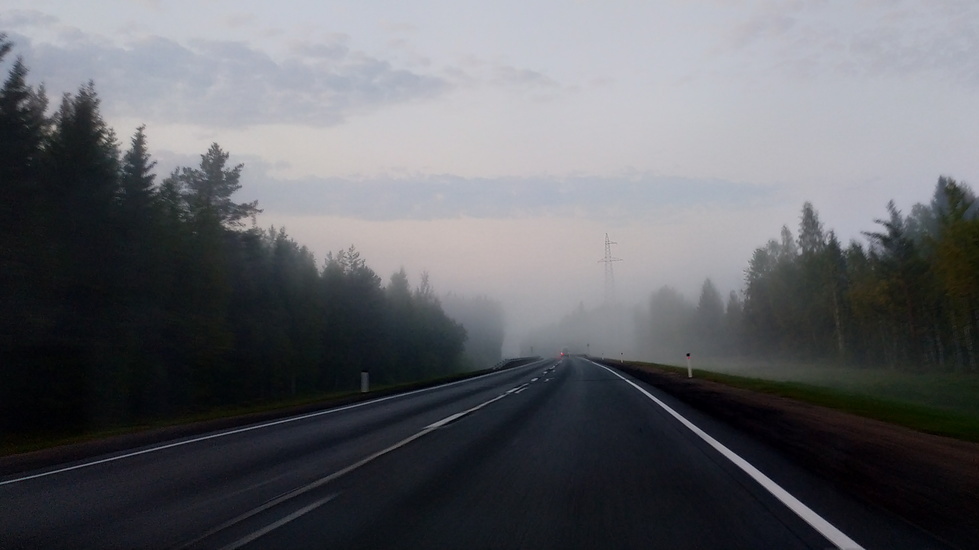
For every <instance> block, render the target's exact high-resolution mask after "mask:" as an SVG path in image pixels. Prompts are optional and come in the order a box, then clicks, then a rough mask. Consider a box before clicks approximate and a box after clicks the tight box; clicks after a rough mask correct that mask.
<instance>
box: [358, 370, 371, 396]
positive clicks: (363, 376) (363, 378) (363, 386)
mask: <svg viewBox="0 0 979 550" xmlns="http://www.w3.org/2000/svg"><path fill="white" fill-rule="evenodd" d="M370 387H371V375H370V373H369V372H367V371H361V372H360V393H367V392H368V391H370Z"/></svg>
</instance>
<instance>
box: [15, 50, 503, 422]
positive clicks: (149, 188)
mask: <svg viewBox="0 0 979 550" xmlns="http://www.w3.org/2000/svg"><path fill="white" fill-rule="evenodd" d="M12 50H13V46H12V44H11V43H10V42H9V41H7V40H6V38H5V37H4V36H2V35H0V61H3V60H8V61H11V60H10V59H9V57H10V54H11V52H12ZM10 66H11V69H10V71H9V74H8V76H7V79H6V81H5V82H4V83H3V87H2V89H0V309H2V314H0V432H3V433H8V434H30V433H43V432H49V433H57V434H68V433H74V432H79V431H87V430H95V429H102V428H108V427H113V426H119V425H123V424H129V423H133V422H143V421H151V420H157V419H161V418H170V417H175V416H179V415H184V414H188V413H193V412H197V411H201V410H206V409H210V408H214V407H225V406H236V405H242V404H252V403H258V402H264V401H271V400H280V399H284V398H291V397H293V396H303V395H316V394H321V393H323V392H330V391H341V390H349V389H354V388H356V387H358V384H359V373H360V372H361V371H362V370H367V371H369V372H370V373H371V380H372V382H373V383H377V384H390V383H397V382H404V381H413V380H419V379H423V378H430V377H434V376H438V375H444V374H447V373H450V372H454V371H456V370H458V369H459V368H460V365H461V363H460V360H461V357H462V351H463V347H464V343H465V340H466V331H465V329H464V328H463V327H462V325H460V324H459V323H457V322H455V321H453V320H451V319H449V318H448V317H447V316H446V315H445V314H444V313H443V311H442V308H441V305H440V300H439V299H438V298H437V296H436V295H435V293H434V290H433V289H432V288H431V286H430V285H429V283H428V278H427V276H423V277H422V280H421V283H420V284H419V286H418V287H417V288H414V289H413V288H411V287H410V285H409V281H408V276H407V274H406V273H405V272H404V270H402V271H400V272H398V273H395V274H394V275H393V276H392V277H391V278H390V280H389V281H388V282H387V284H384V285H382V280H381V278H380V277H379V276H378V275H377V274H376V273H375V272H374V271H372V270H371V269H370V268H369V267H368V266H367V265H366V263H365V260H364V259H362V258H361V257H360V254H359V253H358V252H357V251H356V250H355V249H354V248H353V247H351V248H349V249H347V250H341V251H339V252H337V253H335V254H332V253H331V254H329V255H328V256H327V257H326V259H325V264H324V265H322V266H319V265H317V262H316V260H315V259H314V258H313V255H312V254H311V253H310V252H309V250H307V249H306V248H305V247H302V246H300V245H298V244H297V243H296V242H294V241H293V240H291V239H290V238H289V237H288V235H287V234H286V232H285V231H284V230H282V229H278V230H276V229H268V230H262V229H258V228H257V227H256V221H255V220H256V216H257V215H258V214H259V213H260V212H261V210H260V209H259V206H258V204H257V203H255V202H236V200H237V199H236V198H235V195H236V193H237V192H238V191H239V188H240V187H241V185H240V183H239V177H240V175H241V171H242V169H243V166H242V165H240V164H239V165H231V164H229V162H228V160H229V154H228V153H227V152H226V151H224V150H222V149H221V147H220V146H218V145H217V144H213V145H211V147H210V148H209V149H208V150H207V151H206V152H204V153H203V154H202V155H201V157H200V164H199V165H198V166H193V167H182V168H179V169H177V170H175V171H173V172H172V173H170V174H169V175H167V176H166V177H165V178H163V179H162V180H158V179H157V176H156V174H155V173H154V168H155V164H154V161H153V160H152V157H151V155H150V153H149V148H148V136H147V134H146V132H145V129H144V128H142V127H140V128H139V129H137V130H136V132H135V134H134V135H133V136H132V137H131V139H129V140H127V141H126V142H125V143H120V140H119V139H118V138H117V136H116V134H115V133H114V131H113V129H112V128H110V127H109V126H108V125H107V124H106V122H105V120H104V119H103V118H102V116H101V114H100V100H99V97H98V95H97V94H96V91H95V87H94V85H93V84H92V83H89V84H86V85H84V86H82V87H81V88H80V89H79V90H78V91H77V92H76V93H73V94H66V95H65V96H64V97H62V98H61V102H60V104H59V105H57V106H52V108H49V105H48V98H47V96H46V93H45V90H44V88H43V86H32V85H30V84H28V82H27V76H28V69H27V67H26V66H25V65H24V63H23V62H22V61H21V60H20V59H16V60H12V63H11V64H10ZM500 341H502V337H501V340H500ZM498 345H499V343H498ZM498 352H499V347H497V353H498Z"/></svg>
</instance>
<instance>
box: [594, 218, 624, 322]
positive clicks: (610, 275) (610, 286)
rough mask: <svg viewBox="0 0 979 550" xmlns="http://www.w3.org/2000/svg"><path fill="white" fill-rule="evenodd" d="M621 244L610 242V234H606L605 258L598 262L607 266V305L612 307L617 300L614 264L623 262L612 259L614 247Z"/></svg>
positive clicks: (620, 259)
mask: <svg viewBox="0 0 979 550" xmlns="http://www.w3.org/2000/svg"><path fill="white" fill-rule="evenodd" d="M613 244H619V243H617V242H615V241H612V240H609V238H608V233H606V234H605V257H604V258H602V259H601V260H598V261H599V262H601V263H604V264H605V305H612V302H613V301H614V300H615V273H614V272H613V271H612V262H621V261H622V258H613V257H612V245H613Z"/></svg>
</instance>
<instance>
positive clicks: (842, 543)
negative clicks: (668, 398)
mask: <svg viewBox="0 0 979 550" xmlns="http://www.w3.org/2000/svg"><path fill="white" fill-rule="evenodd" d="M589 363H591V364H593V365H596V366H599V367H602V368H603V369H605V370H607V371H609V372H611V373H612V374H614V375H615V376H618V377H619V378H621V379H622V380H624V381H625V382H626V383H628V384H629V385H631V386H632V387H633V388H636V389H637V390H639V391H640V392H642V394H643V395H645V396H646V397H648V398H649V399H651V400H652V401H653V402H654V403H656V404H657V405H659V406H660V407H662V408H663V410H665V411H666V412H667V413H669V414H670V416H672V417H673V418H676V419H677V420H678V421H680V423H681V424H683V425H684V426H686V427H687V428H688V429H689V430H690V431H692V432H693V433H695V434H697V435H698V436H700V438H701V439H703V440H704V441H706V442H707V444H708V445H710V446H711V447H713V448H714V449H716V450H717V451H718V452H719V453H721V454H722V455H724V457H725V458H727V459H728V460H730V461H731V462H733V463H734V465H735V466H737V467H738V468H741V470H742V471H744V472H745V473H746V474H748V475H749V476H751V478H752V479H754V480H755V481H757V482H758V484H759V485H761V486H762V487H764V488H765V489H766V490H767V491H768V492H769V493H771V494H772V495H773V496H774V497H775V498H777V499H778V500H780V501H781V502H782V504H784V505H785V506H786V507H788V508H789V509H790V510H792V511H793V512H795V514H796V515H797V516H799V517H800V518H802V519H803V521H805V522H806V523H808V524H809V525H811V526H812V528H813V529H815V530H816V531H818V532H819V534H821V535H822V536H824V537H826V538H827V539H828V540H829V541H830V542H831V543H833V544H834V545H836V547H837V548H839V549H841V550H863V547H862V546H860V545H859V544H857V543H856V542H855V541H854V540H853V539H851V538H850V537H848V536H846V534H844V533H843V532H842V531H840V530H839V529H837V528H836V527H835V526H834V525H833V524H831V523H830V522H828V521H826V520H825V519H824V518H823V517H822V516H820V515H819V514H817V513H816V512H814V511H813V510H812V509H811V508H809V507H808V506H806V505H805V504H803V503H802V501H800V500H799V499H797V498H795V497H794V496H792V495H791V494H790V493H789V492H788V491H786V490H785V489H783V488H782V487H781V486H780V485H779V484H777V483H775V482H774V481H772V479H771V478H769V477H768V476H766V475H765V474H763V473H762V472H761V471H760V470H758V468H755V467H754V466H753V465H752V464H751V463H750V462H748V461H747V460H745V459H743V458H741V457H740V456H739V455H737V454H735V453H734V451H732V450H731V449H728V448H727V447H725V446H724V445H723V444H721V442H719V441H717V440H716V439H714V438H713V437H711V436H710V435H708V434H707V432H705V431H703V430H701V429H700V428H698V427H697V426H696V425H694V423H693V422H690V421H689V420H687V419H686V418H684V417H682V416H680V413H678V412H676V411H674V410H673V409H671V408H670V407H669V405H667V404H666V403H663V402H662V401H660V400H659V399H657V398H656V397H655V396H654V395H652V394H651V393H649V392H648V391H646V390H644V389H643V388H641V387H640V386H639V385H638V384H636V383H635V382H633V381H632V380H629V379H628V378H626V377H624V376H622V375H621V374H619V373H617V372H615V371H614V370H612V369H610V368H608V367H606V366H605V365H599V364H598V363H595V362H594V361H589Z"/></svg>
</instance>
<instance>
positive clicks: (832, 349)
mask: <svg viewBox="0 0 979 550" xmlns="http://www.w3.org/2000/svg"><path fill="white" fill-rule="evenodd" d="M874 223H875V224H876V226H877V228H876V230H874V231H867V232H865V233H864V234H863V237H864V238H865V239H866V241H865V242H860V241H857V240H853V241H851V242H850V243H849V244H848V245H847V246H845V247H844V246H843V245H842V244H841V243H840V241H839V239H838V238H837V237H836V235H835V233H834V232H833V231H831V230H826V229H825V228H824V227H823V224H822V222H821V221H820V219H819V215H818V213H817V211H816V210H815V208H813V205H812V204H810V203H808V202H807V203H805V204H804V205H803V207H802V213H801V215H800V220H799V227H798V230H797V231H796V232H795V234H793V231H792V230H791V229H789V227H788V226H783V227H782V231H781V235H780V237H779V238H778V239H771V240H770V241H768V243H767V244H765V245H764V246H762V247H759V248H757V249H756V250H755V251H754V254H753V255H752V257H751V259H750V260H749V262H748V264H747V268H746V270H745V279H744V287H743V289H742V292H740V293H738V292H731V293H730V295H729V296H728V299H727V301H726V303H725V301H724V300H723V299H722V297H721V294H720V293H719V292H718V290H717V289H716V288H715V287H714V285H713V284H712V283H711V281H710V280H709V279H708V280H706V281H705V282H704V285H703V287H702V291H701V294H700V298H699V300H698V302H697V303H696V304H694V303H690V302H688V301H687V300H686V299H685V298H684V297H683V296H682V295H681V294H679V293H678V292H677V291H675V290H674V289H672V288H670V287H664V288H662V289H660V290H659V291H657V292H655V293H654V294H653V295H652V297H651V298H650V301H649V305H648V308H644V310H643V311H641V312H639V313H638V314H637V318H638V320H639V323H638V331H639V335H638V338H639V340H640V341H641V344H640V352H641V353H644V354H647V355H654V356H657V357H667V358H671V357H682V354H683V352H684V351H685V350H690V349H694V350H697V351H699V352H700V354H701V356H706V357H711V358H726V359H730V358H738V357H741V358H748V359H766V360H792V361H801V362H809V363H813V364H828V365H840V366H857V367H863V368H888V369H900V370H906V371H913V372H936V373H937V372H977V371H979V203H977V201H976V197H975V195H974V193H973V191H972V190H971V189H970V188H969V186H968V185H966V184H964V183H961V182H958V181H956V180H954V179H952V178H950V177H946V176H942V177H940V178H939V179H938V182H937V184H936V185H935V186H934V188H933V191H932V196H931V199H930V201H929V202H927V203H918V204H915V205H914V206H913V207H912V208H911V210H910V212H909V213H908V214H904V213H902V212H901V211H900V210H899V209H898V208H897V207H896V206H895V204H894V202H893V201H892V202H890V203H888V204H887V206H886V215H885V216H883V217H881V218H879V219H876V220H874ZM664 360H671V359H664ZM672 360H675V359H672Z"/></svg>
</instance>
